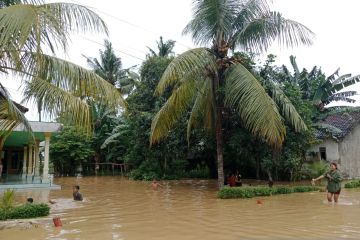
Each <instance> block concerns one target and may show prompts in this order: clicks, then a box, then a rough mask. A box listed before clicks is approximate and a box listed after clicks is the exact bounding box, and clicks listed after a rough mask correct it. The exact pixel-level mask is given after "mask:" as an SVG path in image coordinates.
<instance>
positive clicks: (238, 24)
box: [150, 0, 312, 188]
mask: <svg viewBox="0 0 360 240" xmlns="http://www.w3.org/2000/svg"><path fill="white" fill-rule="evenodd" d="M193 9H194V15H193V19H192V20H191V21H190V22H189V24H188V25H187V26H186V27H185V29H184V33H185V34H191V36H192V38H193V40H194V42H195V44H204V45H208V44H211V47H210V48H207V47H199V48H195V49H191V50H189V51H187V52H185V53H183V54H181V55H180V56H178V57H176V58H175V59H174V60H173V61H172V62H171V63H170V65H169V66H168V67H167V69H166V71H165V72H164V74H163V76H162V78H161V80H160V82H159V84H158V86H157V89H156V91H155V94H156V95H159V96H160V95H162V94H163V93H164V92H165V91H166V90H167V89H168V88H169V87H172V94H171V96H170V97H169V99H168V100H167V102H166V103H165V104H164V105H163V107H162V108H161V109H160V111H159V112H158V113H157V114H156V115H155V117H154V119H153V122H152V127H151V137H150V142H151V144H154V143H156V142H159V141H160V139H161V138H163V137H164V136H165V135H167V134H168V132H169V130H170V129H171V127H172V126H173V125H174V123H175V122H177V120H178V119H179V118H180V117H181V116H182V114H183V113H184V112H186V111H188V110H189V107H190V106H192V109H191V114H190V118H189V121H188V137H189V136H190V133H191V129H192V128H193V127H196V126H203V127H204V128H205V129H209V130H215V135H216V145H217V165H218V166H217V169H218V185H219V188H221V187H222V186H223V182H224V181H223V179H224V173H223V132H222V128H223V126H222V122H223V115H224V113H225V112H226V111H228V110H229V109H232V110H234V111H236V112H237V113H238V114H239V116H240V118H241V120H242V124H243V126H244V127H245V128H247V129H248V130H249V131H250V132H251V133H252V134H253V135H256V136H258V137H259V138H262V139H264V140H265V141H266V142H267V143H269V144H270V145H272V146H273V147H275V148H279V147H280V146H281V144H282V142H283V140H284V136H285V127H284V124H283V121H282V117H281V115H280V112H279V110H278V108H279V109H280V110H281V113H282V114H283V115H284V116H285V118H286V119H288V120H289V121H290V122H291V123H292V125H293V126H294V127H295V129H296V130H302V129H306V125H305V124H304V122H303V121H302V120H301V118H300V116H299V115H298V114H297V112H296V110H295V108H294V107H293V106H292V104H291V102H290V101H288V99H287V98H286V96H284V94H273V96H272V97H273V98H274V99H272V98H271V97H270V96H269V95H268V94H267V93H266V92H265V90H264V88H263V87H262V86H261V84H260V83H259V81H258V80H257V79H256V77H255V76H254V75H253V74H252V73H251V72H250V71H248V70H247V69H246V68H245V67H244V66H243V64H242V59H241V58H240V57H237V56H231V55H230V54H229V50H235V49H243V50H250V51H257V52H264V51H265V50H266V49H267V48H268V47H269V46H270V44H271V43H272V42H273V41H274V40H275V39H278V40H279V42H280V44H282V45H285V46H296V45H299V44H305V45H309V44H311V43H312V40H311V38H312V32H311V31H310V30H309V29H308V28H306V27H305V26H303V25H301V24H300V23H297V22H295V21H292V20H288V19H285V18H283V17H282V16H281V14H280V13H277V12H272V11H270V8H269V6H268V4H267V2H266V1H262V0H249V1H235V0H227V1H225V0H199V1H195V2H194V8H193ZM277 104H278V106H279V107H278V106H277Z"/></svg>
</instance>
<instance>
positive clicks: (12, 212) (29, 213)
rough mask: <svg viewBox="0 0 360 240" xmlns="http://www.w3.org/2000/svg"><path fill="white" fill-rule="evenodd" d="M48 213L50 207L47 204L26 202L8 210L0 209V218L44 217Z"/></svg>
mask: <svg viewBox="0 0 360 240" xmlns="http://www.w3.org/2000/svg"><path fill="white" fill-rule="evenodd" d="M49 213H50V207H49V206H48V205H47V204H44V203H40V204H29V203H26V204H24V205H21V206H19V207H12V208H10V209H8V210H4V209H0V220H7V219H24V218H36V217H44V216H47V215H49Z"/></svg>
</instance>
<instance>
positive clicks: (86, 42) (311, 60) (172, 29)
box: [2, 0, 360, 120]
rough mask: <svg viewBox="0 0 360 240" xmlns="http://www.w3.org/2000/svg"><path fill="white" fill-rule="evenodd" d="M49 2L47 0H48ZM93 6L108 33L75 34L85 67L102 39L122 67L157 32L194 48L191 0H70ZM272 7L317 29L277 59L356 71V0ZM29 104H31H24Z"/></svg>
mask: <svg viewBox="0 0 360 240" xmlns="http://www.w3.org/2000/svg"><path fill="white" fill-rule="evenodd" d="M49 2H50V1H49ZM69 2H72V3H78V4H82V5H86V6H88V7H91V9H92V10H94V11H95V12H97V13H98V14H99V15H100V16H101V17H102V18H103V19H104V20H105V22H106V24H107V25H108V28H109V31H110V35H109V36H108V37H106V36H103V35H92V34H89V35H82V36H79V35H77V36H73V37H72V43H71V46H70V49H69V51H68V53H67V55H61V57H63V58H66V59H67V60H70V61H72V62H74V63H77V64H79V65H82V66H84V67H87V64H86V60H85V58H84V57H82V55H86V56H89V57H98V51H99V49H100V48H102V45H101V44H102V43H103V40H104V38H108V39H109V40H110V41H111V42H112V43H113V46H114V48H115V50H116V54H117V55H118V56H120V57H121V59H122V62H123V67H130V66H133V65H139V64H141V62H142V60H143V59H144V58H145V55H146V53H147V52H148V49H147V46H149V47H151V48H156V41H157V40H158V39H159V36H160V35H161V36H163V37H164V38H165V40H167V39H172V40H175V41H176V47H175V53H177V54H179V53H182V52H183V51H186V50H187V49H189V48H191V47H193V46H194V45H193V44H192V41H191V39H190V38H189V37H187V36H182V35H181V32H182V30H183V28H184V26H185V25H186V24H187V23H188V21H189V20H190V19H191V2H192V1H191V0H151V1H149V0H131V1H129V0H117V1H114V0H112V1H111V0H102V1H99V0H91V1H89V0H88V1H86V0H76V1H75V0H71V1H69ZM272 6H273V7H272V9H274V10H276V11H279V12H281V13H282V14H283V16H284V17H286V18H290V19H292V20H296V21H298V22H301V23H302V24H304V25H306V26H307V27H308V28H310V29H311V30H312V31H313V32H314V33H315V34H316V37H315V39H314V44H313V45H312V46H310V47H298V48H295V49H281V48H279V47H278V46H277V45H276V44H274V45H273V46H272V47H271V49H269V51H268V53H273V54H275V55H277V56H278V58H277V62H276V64H278V65H281V64H286V65H289V56H290V55H295V56H296V60H297V62H298V65H299V67H300V68H301V69H302V68H303V67H305V68H308V69H310V68H312V67H313V66H314V65H317V66H321V67H322V69H323V70H324V71H325V73H326V74H327V75H329V74H331V73H333V72H334V71H335V70H336V69H337V68H339V67H340V73H341V74H345V73H352V74H353V75H357V74H360V63H359V61H358V58H359V56H360V47H359V44H360V29H359V23H360V21H359V18H360V14H359V13H358V12H359V9H360V0H342V1H339V0H273V5H272ZM2 82H3V83H4V84H5V85H6V86H8V87H9V88H10V92H11V94H12V96H13V98H14V99H15V100H16V101H21V98H22V97H21V94H20V91H19V90H18V87H19V84H16V83H15V82H14V81H10V79H5V80H2ZM352 89H355V90H360V87H359V86H355V87H352ZM28 107H29V108H32V107H31V106H30V105H28ZM35 112H36V111H33V110H32V109H30V111H29V113H27V114H26V115H27V117H28V118H29V119H30V120H37V115H36V114H35Z"/></svg>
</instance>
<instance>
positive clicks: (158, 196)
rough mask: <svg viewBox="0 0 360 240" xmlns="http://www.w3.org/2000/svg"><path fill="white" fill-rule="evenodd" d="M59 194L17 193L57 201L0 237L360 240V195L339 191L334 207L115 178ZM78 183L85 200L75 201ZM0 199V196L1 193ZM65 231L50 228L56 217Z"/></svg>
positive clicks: (65, 184) (204, 184)
mask: <svg viewBox="0 0 360 240" xmlns="http://www.w3.org/2000/svg"><path fill="white" fill-rule="evenodd" d="M55 183H56V184H60V185H61V186H62V190H51V191H49V190H17V191H16V200H17V201H18V202H25V201H26V197H33V198H34V202H47V201H48V200H49V199H56V201H57V203H56V204H54V205H52V206H51V208H52V209H51V214H50V216H49V217H47V218H42V219H39V220H36V221H37V224H33V225H31V226H28V227H21V226H18V227H15V228H11V229H3V230H0V239H9V240H10V239H11V240H15V239H21V240H23V239H26V240H30V239H99V240H106V239H126V240H138V239H139V240H141V239H147V240H150V239H157V240H161V239H171V240H178V239H179V240H180V239H181V240H187V239H189V240H190V239H194V240H200V239H207V240H212V239H214V240H215V239H216V240H218V239H221V240H227V239H229V240H235V239H360V205H359V201H360V190H356V189H355V190H347V189H343V190H342V193H341V196H340V202H339V204H337V205H334V204H328V203H327V202H326V201H325V194H326V193H324V192H316V193H294V194H288V195H277V196H271V197H263V198H261V200H262V202H263V203H262V204H257V199H259V198H253V199H231V200H221V199H218V198H217V197H216V193H217V192H216V181H212V180H210V181H205V180H204V181H201V180H181V181H164V182H161V183H162V184H163V186H162V187H160V188H158V189H156V190H154V189H152V188H151V186H150V183H149V182H135V181H130V180H127V179H124V178H120V177H97V178H96V177H86V178H79V179H76V178H59V179H55ZM74 184H79V185H80V188H81V189H80V191H81V193H82V194H83V196H84V201H83V202H74V201H73V200H72V199H71V197H72V186H73V185H74ZM0 195H1V193H0ZM56 216H58V217H60V218H61V221H62V223H63V227H62V228H55V227H54V224H53V222H52V218H53V217H56Z"/></svg>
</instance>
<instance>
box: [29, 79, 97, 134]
mask: <svg viewBox="0 0 360 240" xmlns="http://www.w3.org/2000/svg"><path fill="white" fill-rule="evenodd" d="M38 99H41V100H42V101H41V103H42V106H41V108H42V109H43V110H44V111H46V112H47V114H48V115H49V116H50V117H57V116H60V115H61V116H62V117H64V118H65V119H67V120H69V121H71V122H72V123H75V124H76V125H78V126H82V127H84V128H85V129H86V130H87V131H89V130H90V128H91V114H90V108H89V105H88V104H87V103H86V102H85V101H83V100H81V99H80V98H79V97H77V96H74V95H73V94H71V93H70V92H68V91H65V90H64V89H62V88H60V87H58V86H56V85H54V84H51V83H50V82H48V81H47V80H44V79H41V78H33V79H32V80H31V82H30V83H29V84H28V87H27V89H26V91H25V92H24V100H23V101H25V102H29V101H31V100H33V101H35V102H39V101H38Z"/></svg>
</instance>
